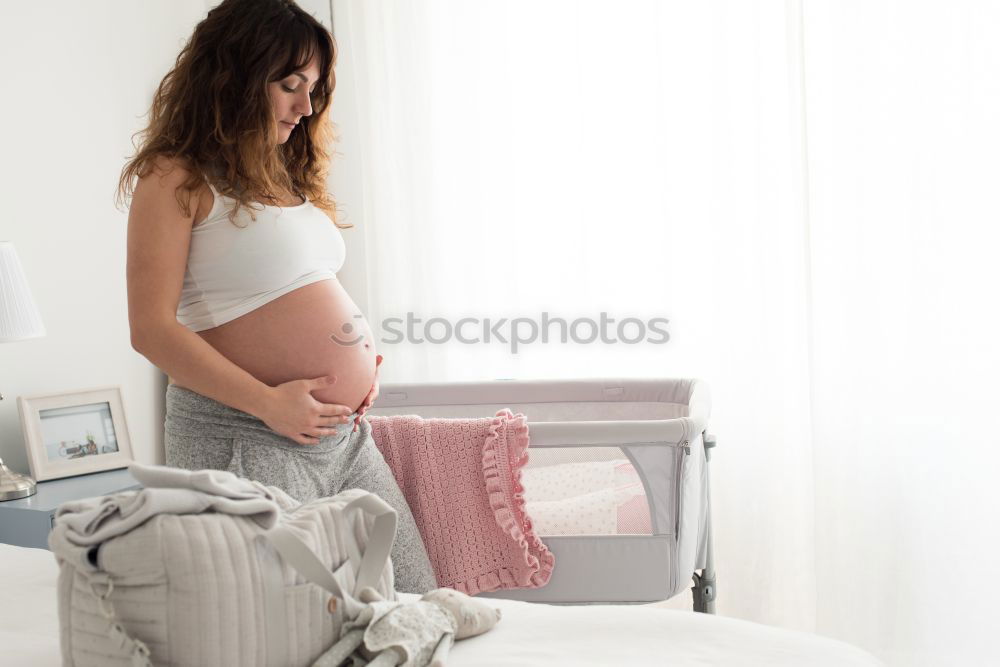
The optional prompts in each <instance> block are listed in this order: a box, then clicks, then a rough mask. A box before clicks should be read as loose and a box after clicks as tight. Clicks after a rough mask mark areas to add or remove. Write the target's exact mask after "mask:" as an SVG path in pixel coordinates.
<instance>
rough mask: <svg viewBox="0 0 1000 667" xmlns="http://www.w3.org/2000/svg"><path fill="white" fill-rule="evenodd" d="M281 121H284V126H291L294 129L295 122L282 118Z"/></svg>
mask: <svg viewBox="0 0 1000 667" xmlns="http://www.w3.org/2000/svg"><path fill="white" fill-rule="evenodd" d="M281 122H282V123H284V124H285V125H286V126H288V127H290V128H292V129H295V123H289V122H288V121H284V120H283V121H281Z"/></svg>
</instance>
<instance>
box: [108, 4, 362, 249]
mask: <svg viewBox="0 0 1000 667" xmlns="http://www.w3.org/2000/svg"><path fill="white" fill-rule="evenodd" d="M314 54H317V61H318V63H319V67H320V77H319V80H318V81H317V83H316V88H315V91H314V92H313V94H312V95H313V97H312V107H313V113H312V115H311V116H303V117H302V119H301V121H300V124H299V129H298V131H296V132H293V133H292V134H291V135H290V136H289V138H288V140H287V141H285V143H283V144H279V143H278V136H277V129H276V128H277V124H276V123H275V121H274V118H273V112H272V109H271V101H270V97H269V95H268V83H269V82H273V81H280V80H281V79H284V78H287V77H288V76H289V75H291V74H292V73H293V72H295V71H298V70H301V69H303V68H305V67H306V66H307V65H308V63H309V61H310V60H311V59H312V57H313V55H314ZM336 63H337V43H336V40H335V39H334V37H333V35H331V34H330V31H329V30H327V29H326V28H325V27H324V26H323V24H321V23H320V22H319V21H317V20H316V19H315V18H313V17H312V16H311V15H309V14H308V13H306V12H305V11H304V10H303V9H302V8H300V7H299V6H298V5H296V4H295V2H293V1H292V0H224V1H223V2H222V3H220V4H219V5H218V6H216V7H214V8H213V9H211V10H210V11H209V12H208V16H207V17H206V18H205V19H204V20H202V21H201V22H200V23H199V24H198V25H197V26H196V27H195V30H194V33H193V34H192V35H191V38H190V39H189V40H188V42H187V44H185V45H184V48H183V49H181V52H180V54H179V55H178V56H177V60H176V62H175V64H174V67H173V69H171V70H170V71H169V72H168V73H167V75H166V76H165V77H163V80H162V81H161V82H160V85H159V87H158V88H157V91H156V94H155V95H154V97H153V104H152V107H151V108H150V111H149V116H150V120H149V125H148V126H147V127H146V129H144V130H142V131H140V132H138V133H136V134H137V135H141V136H142V141H141V147H139V146H136V145H135V141H134V139H135V136H136V135H133V147H134V148H137V153H136V154H135V156H134V157H132V158H131V159H130V160H129V161H128V162H127V163H126V165H125V167H124V169H123V170H122V175H121V178H120V179H119V182H118V188H117V190H116V206H117V205H119V204H120V203H121V202H122V201H123V199H124V198H125V197H128V198H130V197H131V196H132V193H133V192H134V180H137V179H138V178H142V177H143V176H146V175H147V174H149V173H150V172H151V171H152V170H153V166H154V164H155V163H156V162H157V160H158V158H160V157H161V156H162V157H167V158H173V159H175V160H177V161H178V162H179V163H181V164H183V165H184V167H185V168H186V169H188V171H189V172H190V176H189V177H188V179H187V180H186V181H185V182H184V183H183V184H181V185H180V186H179V187H178V188H177V191H176V199H177V202H178V204H180V206H181V210H183V211H184V214H185V215H187V216H189V217H190V216H191V215H192V213H191V208H190V205H191V200H192V198H193V196H194V193H195V191H196V190H197V189H199V188H201V187H203V185H204V183H205V182H206V181H209V182H211V183H212V184H213V185H215V186H216V187H217V189H218V190H219V192H220V193H221V194H224V195H227V196H229V197H232V198H233V199H235V200H236V201H237V205H236V206H235V207H234V208H233V210H232V212H231V213H230V215H229V220H230V222H232V223H233V224H236V223H235V222H234V220H235V218H236V214H237V212H238V211H239V209H240V208H241V207H243V206H246V207H247V209H248V210H250V211H251V213H250V216H251V218H253V219H256V218H255V216H254V215H253V212H252V211H253V210H254V207H253V206H251V204H254V203H256V202H260V201H270V202H277V201H278V197H277V196H276V195H275V194H274V193H276V192H278V191H282V192H301V193H302V194H303V195H305V196H306V197H307V198H308V199H309V201H311V202H312V203H313V204H314V205H315V206H316V207H317V208H319V209H321V210H323V211H324V212H325V213H326V214H327V216H328V217H329V218H330V219H331V220H332V221H333V223H334V225H336V226H337V227H338V228H340V229H344V228H348V227H353V225H349V224H340V223H339V222H338V215H337V205H336V202H334V201H333V199H331V198H330V197H329V195H328V194H327V187H326V183H327V176H328V173H329V166H330V155H331V153H332V152H333V143H334V142H336V141H338V140H339V138H338V136H337V133H336V129H335V123H333V122H332V121H330V120H329V109H330V102H331V99H332V96H333V90H334V87H335V86H336V76H335V73H334V67H335V66H336ZM182 191H183V193H182ZM257 210H259V209H257Z"/></svg>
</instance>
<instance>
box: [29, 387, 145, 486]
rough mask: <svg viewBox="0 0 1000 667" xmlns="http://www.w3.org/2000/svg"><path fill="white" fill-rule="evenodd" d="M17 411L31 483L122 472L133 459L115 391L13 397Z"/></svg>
mask: <svg viewBox="0 0 1000 667" xmlns="http://www.w3.org/2000/svg"><path fill="white" fill-rule="evenodd" d="M17 409H18V412H19V413H20V415H21V429H22V430H23V431H24V443H25V447H26V448H27V450H28V465H29V466H30V467H31V476H32V477H34V478H35V480H36V481H39V482H40V481H43V480H46V479H58V478H60V477H71V476H73V475H84V474H86V473H91V472H100V471H102V470H114V469H115V468H125V467H127V466H128V465H129V464H130V463H132V461H133V459H132V442H131V440H129V435H128V426H127V425H126V424H125V407H124V404H123V403H122V393H121V387H117V386H115V387H98V388H95V389H85V390H81V391H75V392H72V393H66V394H50V395H47V396H18V398H17Z"/></svg>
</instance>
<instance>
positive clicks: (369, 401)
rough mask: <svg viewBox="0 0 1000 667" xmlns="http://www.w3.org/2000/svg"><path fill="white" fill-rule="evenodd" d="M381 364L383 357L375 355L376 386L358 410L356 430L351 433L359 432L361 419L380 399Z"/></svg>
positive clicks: (374, 385)
mask: <svg viewBox="0 0 1000 667" xmlns="http://www.w3.org/2000/svg"><path fill="white" fill-rule="evenodd" d="M381 363H382V355H381V354H377V355H375V384H373V385H372V389H371V391H369V392H368V395H367V396H365V400H364V401H363V402H362V403H361V407H360V408H358V416H357V417H356V418H355V419H354V429H353V430H352V431H351V432H352V433H353V432H354V431H357V430H358V426H360V425H361V418H362V417H363V416H364V415H365V413H366V412H367V411H368V408H370V407H371V406H372V404H373V403H375V399H376V398H377V397H378V367H379V365H380V364H381Z"/></svg>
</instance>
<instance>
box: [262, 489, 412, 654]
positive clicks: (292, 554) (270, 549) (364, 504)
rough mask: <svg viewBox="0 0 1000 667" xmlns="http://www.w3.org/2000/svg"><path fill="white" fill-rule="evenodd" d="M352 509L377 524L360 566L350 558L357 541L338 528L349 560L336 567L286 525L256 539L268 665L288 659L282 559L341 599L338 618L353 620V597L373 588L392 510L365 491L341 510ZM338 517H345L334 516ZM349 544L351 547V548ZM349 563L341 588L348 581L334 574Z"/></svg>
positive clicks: (356, 604)
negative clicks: (350, 576) (351, 573)
mask: <svg viewBox="0 0 1000 667" xmlns="http://www.w3.org/2000/svg"><path fill="white" fill-rule="evenodd" d="M354 508H358V509H360V510H362V511H365V512H368V513H369V514H373V515H375V523H374V525H373V526H372V532H371V534H370V535H369V536H368V537H369V539H368V544H367V545H366V547H365V553H364V556H363V558H362V559H361V565H360V566H357V565H356V561H357V559H356V558H354V554H355V553H356V552H357V551H358V549H357V545H356V544H354V542H353V541H351V539H350V535H346V534H345V533H344V531H342V530H340V531H339V532H338V537H339V539H342V540H348V543H347V544H346V545H345V547H346V551H347V553H348V558H347V559H346V560H345V561H344V563H342V564H341V565H340V566H339V567H338V568H337V569H336V570H335V571H331V570H330V568H328V567H327V566H326V565H324V564H323V562H322V561H321V560H320V559H319V557H318V556H317V555H316V554H315V552H313V550H312V549H310V548H309V545H307V544H306V543H305V542H303V541H302V539H301V538H299V537H298V536H297V535H296V534H295V533H293V532H292V531H291V530H290V529H289V528H288V527H287V526H283V525H280V524H279V525H277V526H275V527H274V528H271V529H270V530H268V531H266V532H264V533H260V534H259V535H257V537H256V539H255V540H254V542H255V544H256V547H257V550H258V554H259V556H260V558H261V561H260V562H261V566H262V575H263V577H264V582H263V583H264V591H265V596H266V597H265V604H266V606H267V609H266V612H267V618H268V621H267V627H266V630H267V647H266V654H267V664H269V665H272V664H273V665H277V664H281V663H282V662H283V661H284V660H287V659H288V632H287V630H288V627H287V625H288V618H287V616H286V615H285V597H284V590H285V585H284V581H283V579H282V576H281V560H282V559H283V560H284V561H285V563H287V564H288V565H290V566H291V567H292V568H294V569H295V570H296V571H298V573H299V574H301V575H302V576H303V577H305V578H306V580H308V581H310V582H312V583H314V584H316V585H317V586H320V587H321V588H324V589H326V590H327V591H329V592H330V593H332V594H333V595H335V596H336V597H337V598H339V599H340V600H341V601H342V603H343V604H339V605H337V612H336V613H337V614H340V615H341V619H342V620H343V619H344V618H347V619H353V618H355V617H356V616H357V615H358V614H359V613H360V612H361V610H362V609H363V608H364V605H363V604H362V603H361V602H360V601H359V600H358V599H357V597H358V594H359V593H360V592H361V589H362V588H364V587H365V586H372V587H375V586H376V585H377V584H378V581H379V578H380V577H381V576H382V572H383V570H384V569H385V566H386V563H387V561H388V560H389V555H390V553H391V552H392V544H393V542H394V541H395V539H396V523H397V515H396V510H394V509H393V508H392V507H391V506H390V505H389V504H388V503H386V502H385V501H384V500H382V499H381V498H379V497H378V496H377V495H375V494H374V493H366V494H365V495H362V496H359V497H358V498H355V499H354V500H352V501H350V502H349V503H347V504H346V505H345V506H344V508H343V510H341V514H342V515H343V514H346V513H347V512H348V511H349V510H351V509H354ZM341 518H343V517H342V516H341V517H335V519H341ZM336 523H337V524H338V527H339V525H340V524H341V523H343V522H342V521H340V520H337V521H336ZM351 546H353V547H354V548H353V549H351V548H350V547H351ZM279 555H280V559H279ZM349 563H350V564H352V565H353V566H354V567H355V568H356V569H355V572H356V574H357V577H356V580H355V585H354V588H353V590H348V591H345V590H344V587H348V588H349V587H350V582H349V581H347V580H345V581H344V582H343V584H344V586H341V581H340V580H338V578H337V575H340V577H341V578H342V579H346V578H347V575H346V574H345V570H344V568H346V567H347V566H348V564H349Z"/></svg>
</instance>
